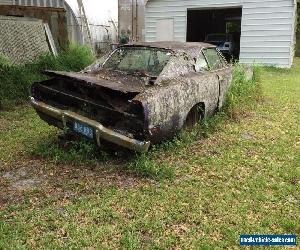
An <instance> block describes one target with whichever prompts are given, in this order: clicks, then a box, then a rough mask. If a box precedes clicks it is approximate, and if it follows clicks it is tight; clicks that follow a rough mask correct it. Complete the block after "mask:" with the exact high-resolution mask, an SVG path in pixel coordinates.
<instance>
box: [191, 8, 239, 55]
mask: <svg viewBox="0 0 300 250" xmlns="http://www.w3.org/2000/svg"><path fill="white" fill-rule="evenodd" d="M241 20H242V8H229V9H200V10H199V9H189V10H187V35H186V41H187V42H208V43H211V44H214V45H216V46H218V47H219V49H220V50H221V51H222V52H223V54H224V56H226V57H227V59H228V60H230V59H231V58H233V59H239V54H240V37H241Z"/></svg>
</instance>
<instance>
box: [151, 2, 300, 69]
mask: <svg viewBox="0 0 300 250" xmlns="http://www.w3.org/2000/svg"><path fill="white" fill-rule="evenodd" d="M296 7H297V4H296V0H265V1H261V0H251V1H249V0H219V1H217V2H212V1H209V0H185V1H180V0H148V1H146V6H145V40H146V41H149V42H151V41H181V42H186V41H188V42H200V41H205V40H207V39H206V38H207V36H208V35H209V34H226V36H227V37H231V38H226V39H228V40H230V39H232V40H233V43H234V45H235V46H234V47H235V49H234V52H233V55H234V58H236V59H238V60H239V61H240V62H241V63H245V64H253V63H255V64H261V65H269V66H276V67H282V68H289V67H291V65H292V63H293V58H294V51H295V40H296V39H295V30H296Z"/></svg>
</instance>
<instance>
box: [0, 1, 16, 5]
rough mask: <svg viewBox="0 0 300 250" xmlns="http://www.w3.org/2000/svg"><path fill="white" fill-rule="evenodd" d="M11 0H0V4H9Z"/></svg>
mask: <svg viewBox="0 0 300 250" xmlns="http://www.w3.org/2000/svg"><path fill="white" fill-rule="evenodd" d="M12 2H13V0H0V5H1V4H2V5H3V4H4V5H11V4H12Z"/></svg>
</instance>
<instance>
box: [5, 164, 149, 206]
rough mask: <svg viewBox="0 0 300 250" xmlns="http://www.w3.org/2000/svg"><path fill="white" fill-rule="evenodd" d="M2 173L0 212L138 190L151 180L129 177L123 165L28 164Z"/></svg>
mask: <svg viewBox="0 0 300 250" xmlns="http://www.w3.org/2000/svg"><path fill="white" fill-rule="evenodd" d="M7 169H10V171H6V172H3V173H0V208H4V207H5V206H7V205H10V204H16V203H21V202H23V201H24V200H25V199H26V198H28V200H32V201H34V202H35V203H36V202H42V200H43V199H44V198H49V197H52V198H53V197H55V198H57V199H73V198H76V197H78V196H81V195H90V194H94V193H96V192H98V191H99V190H100V189H101V188H102V187H109V186H113V187H116V188H118V189H127V188H135V187H138V186H141V185H144V184H145V183H147V182H149V180H144V179H140V178H138V177H135V176H132V175H130V174H128V172H126V171H125V170H124V164H123V163H122V162H107V163H106V164H104V165H100V164H99V165H97V166H96V167H93V168H91V167H90V166H76V165H55V164H50V163H49V162H46V161H43V160H28V159H27V160H26V159H23V162H22V163H21V164H20V163H18V164H16V163H15V164H14V165H12V166H10V167H9V168H7Z"/></svg>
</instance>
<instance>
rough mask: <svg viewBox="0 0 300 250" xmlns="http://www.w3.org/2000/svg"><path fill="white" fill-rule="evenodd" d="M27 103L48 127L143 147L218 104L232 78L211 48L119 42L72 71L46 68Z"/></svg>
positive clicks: (188, 124) (142, 149)
mask: <svg viewBox="0 0 300 250" xmlns="http://www.w3.org/2000/svg"><path fill="white" fill-rule="evenodd" d="M45 74H46V75H48V76H49V77H50V79H49V80H46V81H43V82H40V83H36V84H34V85H33V87H32V94H31V97H30V99H31V103H32V106H33V107H34V108H35V110H36V111H37V113H38V115H39V116H40V117H41V119H43V120H44V121H46V122H47V123H48V124H50V125H54V126H56V127H58V128H61V129H69V130H72V131H73V132H76V133H79V134H82V135H84V136H86V137H88V138H90V139H91V140H94V141H95V142H96V143H97V144H98V145H99V146H100V145H101V143H102V141H107V142H110V143H113V144H117V145H119V146H122V147H125V148H128V149H131V150H135V151H138V152H145V151H147V150H148V149H149V146H150V145H151V144H154V143H158V142H161V141H163V140H166V139H168V138H170V137H172V136H174V135H175V134H176V133H178V131H180V130H181V129H182V128H184V127H192V126H193V125H195V124H196V123H197V122H199V121H200V120H201V119H203V118H205V117H206V116H208V115H211V114H212V113H214V112H215V111H216V110H218V109H220V108H221V107H222V105H223V103H224V100H225V96H226V91H227V90H228V88H229V85H230V82H231V78H232V67H231V66H230V65H229V64H227V62H226V60H225V59H224V58H223V56H222V55H221V53H220V52H219V51H218V50H217V49H216V47H215V46H214V45H209V44H205V43H181V42H153V43H134V44H127V45H123V46H120V47H119V48H117V49H115V50H114V51H112V52H110V53H109V54H107V55H106V56H104V57H103V58H101V59H100V60H98V61H97V62H96V63H95V64H93V65H91V66H90V67H88V68H86V69H85V70H83V71H81V72H78V73H69V72H54V71H46V72H45Z"/></svg>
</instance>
